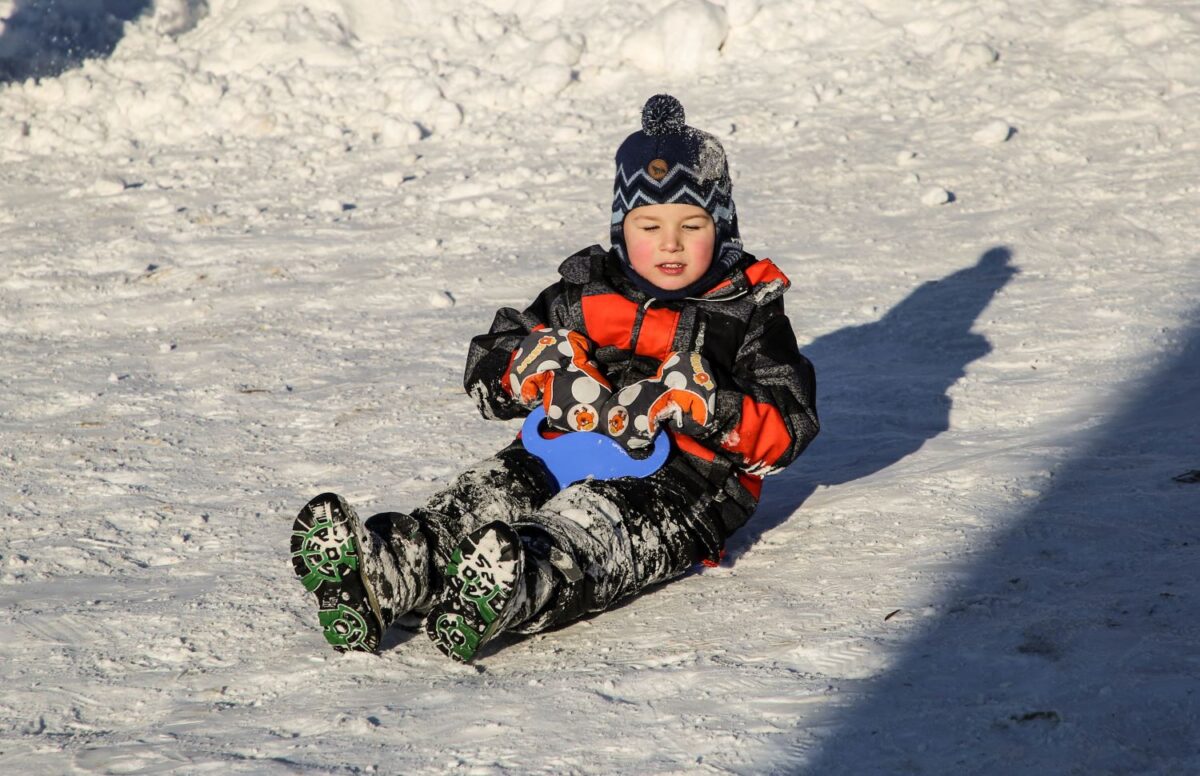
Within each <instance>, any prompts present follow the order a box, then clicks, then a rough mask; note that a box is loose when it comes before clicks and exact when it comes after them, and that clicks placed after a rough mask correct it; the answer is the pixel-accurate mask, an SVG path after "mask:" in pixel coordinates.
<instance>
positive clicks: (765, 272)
mask: <svg viewBox="0 0 1200 776" xmlns="http://www.w3.org/2000/svg"><path fill="white" fill-rule="evenodd" d="M558 273H559V274H560V275H562V277H563V279H564V280H566V281H567V282H568V283H573V284H575V285H583V284H585V283H588V282H591V281H595V280H600V281H604V282H606V283H608V284H609V285H610V286H612V287H613V288H614V289H616V290H617V292H618V293H620V294H621V295H622V296H626V297H628V298H630V299H633V300H634V301H636V302H638V303H639V304H644V303H646V302H647V301H649V300H651V299H652V298H653V297H651V296H650V295H648V294H646V293H645V292H644V291H642V290H641V289H640V288H638V287H637V286H635V285H634V284H633V283H632V282H630V280H629V278H627V277H625V273H624V272H622V271H621V266H620V261H619V259H618V258H617V256H616V254H614V253H613V252H612V251H611V250H605V249H604V248H602V247H600V246H599V245H591V246H588V247H587V248H584V249H583V250H581V251H578V252H576V253H574V254H572V255H570V256H568V257H567V259H566V260H565V261H563V263H562V264H560V265H559V267H558ZM790 287H791V281H790V280H788V277H787V275H785V274H783V271H782V270H780V269H779V267H777V266H775V263H774V262H772V261H771V260H770V259H756V258H755V257H754V256H752V255H751V254H749V253H746V254H745V255H744V258H743V259H742V261H740V262H738V264H737V265H736V266H734V268H733V269H731V270H730V271H729V272H728V273H727V274H726V275H725V277H724V278H722V279H721V281H720V282H718V283H717V284H716V285H714V286H713V287H712V288H710V289H709V290H708V291H705V292H704V293H703V294H701V295H699V296H693V297H688V299H689V300H698V301H702V302H727V301H730V300H733V299H737V298H739V297H742V296H746V295H749V296H750V298H751V301H753V302H754V304H755V305H757V306H762V305H765V304H767V303H768V302H771V301H773V300H775V299H777V298H779V297H780V296H782V295H783V293H784V292H785V291H787V290H788V288H790ZM680 301H685V300H680ZM664 304H666V303H665V302H664Z"/></svg>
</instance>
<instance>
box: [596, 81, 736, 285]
mask: <svg viewBox="0 0 1200 776" xmlns="http://www.w3.org/2000/svg"><path fill="white" fill-rule="evenodd" d="M616 163H617V177H616V183H615V184H614V186H613V205H612V225H611V228H610V239H611V241H612V246H613V250H614V251H615V252H616V254H617V257H618V258H619V259H620V261H621V268H622V269H623V270H624V272H625V275H626V276H627V277H628V278H629V279H630V280H631V281H633V283H634V284H635V285H636V286H638V288H640V289H641V290H642V291H644V292H646V293H647V294H649V295H651V296H653V297H654V298H656V299H663V300H669V299H682V298H684V297H686V296H691V295H693V294H698V293H703V292H704V291H707V290H708V289H709V288H711V287H712V286H713V285H715V284H716V282H717V281H718V280H720V279H721V278H722V277H724V276H725V274H726V273H728V272H729V270H730V269H731V268H732V267H733V266H734V265H735V264H737V263H738V261H739V260H740V259H741V258H742V240H741V235H740V234H739V233H738V223H737V209H736V208H735V206H734V204H733V183H732V182H731V181H730V179H729V164H728V162H727V161H726V159H725V149H724V148H722V147H721V143H720V141H719V140H717V139H716V138H715V137H713V136H712V135H710V134H708V133H707V132H703V131H701V130H699V129H696V128H694V127H689V126H688V125H687V116H686V114H685V113H684V110H683V105H681V104H680V102H679V100H677V99H675V98H674V97H672V96H671V95H669V94H656V95H654V96H653V97H651V98H650V99H649V100H646V104H645V106H643V107H642V129H641V130H640V131H638V132H634V133H633V134H632V135H630V136H629V137H627V138H625V142H623V143H621V147H620V148H618V149H617V156H616ZM668 204H682V205H696V206H698V207H702V208H704V209H705V210H706V211H707V212H708V214H709V215H710V216H712V220H713V223H714V224H715V225H716V241H715V243H714V245H713V261H712V265H711V266H710V267H709V269H708V272H706V273H705V274H704V277H702V278H700V279H699V280H697V281H696V282H695V283H693V284H691V285H690V286H688V287H687V288H682V289H679V290H678V291H667V290H664V289H661V288H659V287H657V286H655V285H653V284H652V283H650V281H648V280H646V279H645V278H643V277H642V276H641V275H639V274H637V272H635V271H634V269H633V267H632V266H631V265H630V263H629V254H628V251H626V249H625V230H624V224H625V216H626V215H628V213H629V211H631V210H633V209H634V208H636V207H640V206H642V205H668Z"/></svg>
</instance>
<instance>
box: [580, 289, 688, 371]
mask: <svg viewBox="0 0 1200 776" xmlns="http://www.w3.org/2000/svg"><path fill="white" fill-rule="evenodd" d="M637 316H638V304H637V303H636V302H633V301H631V300H629V299H626V298H625V297H623V296H621V295H620V294H596V295H594V296H585V297H584V298H583V322H584V326H586V327H587V335H588V337H589V338H590V339H591V340H592V341H593V342H595V343H596V344H597V345H600V346H605V345H612V346H615V347H618V348H621V349H622V350H629V349H630V348H631V347H632V345H633V326H634V323H636V321H637ZM678 328H679V313H677V312H673V311H671V310H667V309H665V308H657V309H656V308H653V307H652V308H650V309H649V310H647V311H646V312H645V315H644V316H643V318H642V329H641V332H640V333H639V334H638V339H637V351H636V352H637V354H638V355H639V356H650V357H653V358H657V359H660V360H661V359H664V358H666V357H667V354H668V353H670V352H671V351H672V350H673V349H674V348H672V347H671V343H672V342H674V341H675V331H676V329H678Z"/></svg>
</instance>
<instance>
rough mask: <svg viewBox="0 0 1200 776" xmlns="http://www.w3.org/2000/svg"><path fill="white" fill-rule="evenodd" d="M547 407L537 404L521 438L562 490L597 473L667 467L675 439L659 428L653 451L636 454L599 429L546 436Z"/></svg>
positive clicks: (638, 473) (600, 476)
mask: <svg viewBox="0 0 1200 776" xmlns="http://www.w3.org/2000/svg"><path fill="white" fill-rule="evenodd" d="M545 419H546V410H545V409H544V408H542V407H540V406H539V407H537V408H536V409H534V411H533V412H531V413H530V414H529V417H527V418H525V422H524V424H522V426H521V442H522V443H523V444H524V445H525V449H526V450H528V451H529V452H531V453H533V454H534V455H536V456H537V457H538V458H540V459H541V460H542V463H544V464H545V465H546V468H547V469H549V470H550V474H551V476H552V477H553V478H554V480H555V483H556V484H557V485H558V488H559V490H562V489H563V488H565V487H567V486H568V485H573V484H575V483H576V482H580V481H582V480H585V479H587V478H588V477H593V478H595V479H597V480H611V479H615V478H617V477H639V478H640V477H649V476H650V475H651V474H654V473H655V472H656V471H658V470H659V469H661V468H662V467H663V464H665V463H666V462H667V457H668V456H669V455H670V454H671V439H670V437H668V436H667V432H666V431H664V430H659V432H658V434H656V435H655V437H654V439H653V440H652V443H651V444H652V447H651V451H650V455H649V456H647V457H646V458H634V457H632V456H631V455H629V453H627V452H625V448H623V447H621V445H620V443H618V442H617V441H616V440H615V439H613V438H612V437H610V436H607V435H605V434H600V433H597V432H595V431H573V432H571V433H567V434H563V435H562V436H560V437H555V438H554V439H547V438H546V437H544V436H542V431H541V425H542V421H543V420H545Z"/></svg>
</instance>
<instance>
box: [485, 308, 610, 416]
mask: <svg viewBox="0 0 1200 776" xmlns="http://www.w3.org/2000/svg"><path fill="white" fill-rule="evenodd" d="M591 350H592V343H591V341H590V340H589V339H588V338H587V337H585V336H583V335H582V334H579V333H578V332H574V331H568V330H567V329H557V330H551V329H535V330H534V331H533V332H531V333H530V334H529V336H527V337H526V338H525V339H524V340H522V342H521V344H520V346H519V347H518V348H517V350H516V352H515V353H514V355H513V360H512V362H511V365H510V366H509V371H508V386H509V388H510V390H511V391H512V394H513V396H514V397H515V398H516V399H517V400H518V401H520V402H521V403H522V404H523V405H525V406H526V407H529V408H533V407H536V406H537V404H538V399H539V397H540V398H541V403H542V406H543V407H544V408H545V410H546V419H547V421H549V423H550V425H551V426H553V427H555V428H558V429H561V430H563V431H594V430H596V428H597V427H598V426H599V423H600V407H602V406H603V405H604V403H605V402H607V401H608V400H609V398H610V397H611V396H612V385H611V384H610V383H609V381H608V378H606V377H605V376H604V373H603V372H601V371H600V366H599V365H598V364H597V363H596V362H595V361H593V360H592V359H591Z"/></svg>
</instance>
